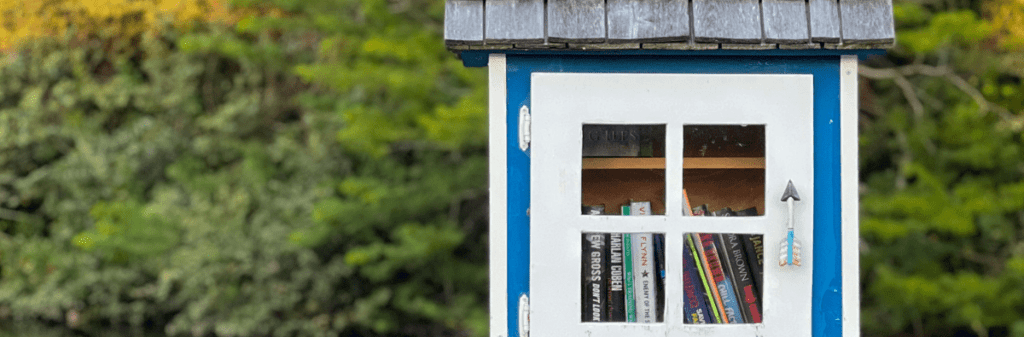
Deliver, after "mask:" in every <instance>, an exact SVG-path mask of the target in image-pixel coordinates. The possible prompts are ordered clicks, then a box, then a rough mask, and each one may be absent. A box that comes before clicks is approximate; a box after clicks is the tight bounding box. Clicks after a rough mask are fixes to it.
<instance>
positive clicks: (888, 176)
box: [860, 0, 1024, 336]
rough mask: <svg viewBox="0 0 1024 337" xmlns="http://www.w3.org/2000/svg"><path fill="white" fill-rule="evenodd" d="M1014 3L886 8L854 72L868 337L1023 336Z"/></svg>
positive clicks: (1023, 167)
mask: <svg viewBox="0 0 1024 337" xmlns="http://www.w3.org/2000/svg"><path fill="white" fill-rule="evenodd" d="M1022 4H1024V3H1022V2H1021V1H1019V0H996V1H992V2H987V3H965V2H940V1H902V2H897V3H896V7H895V14H896V22H897V41H898V45H897V47H896V48H895V49H893V50H892V51H890V52H889V54H888V56H887V57H886V58H884V59H875V60H872V61H869V62H867V65H866V66H862V67H861V71H860V73H861V75H862V78H863V79H864V80H863V81H862V89H861V90H862V97H861V119H860V122H861V145H862V147H861V154H862V158H861V159H862V162H861V166H862V170H861V181H862V209H861V212H862V214H863V216H862V218H861V233H862V235H863V237H862V239H863V241H862V246H861V248H862V254H863V260H862V269H863V270H862V276H863V283H862V285H863V287H864V294H863V297H862V298H863V320H862V322H863V323H864V332H865V334H866V335H902V334H912V335H915V336H928V335H939V336H943V335H954V334H956V335H977V336H990V335H991V336H1006V335H1013V336H1024V319H1022V317H1024V230H1022V228H1024V227H1022V226H1024V137H1021V132H1020V131H1021V129H1022V128H1024V96H1022V95H1021V94H1020V92H1021V89H1024V87H1022V81H1021V79H1022V77H1024V70H1022V69H1024V64H1022V60H1024V54H1022V51H1021V48H1020V46H1021V44H1020V43H1021V41H1024V40H1022V38H1024V35H1022V34H1024V21H1021V18H1022V16H1021V13H1022V11H1021V9H1022Z"/></svg>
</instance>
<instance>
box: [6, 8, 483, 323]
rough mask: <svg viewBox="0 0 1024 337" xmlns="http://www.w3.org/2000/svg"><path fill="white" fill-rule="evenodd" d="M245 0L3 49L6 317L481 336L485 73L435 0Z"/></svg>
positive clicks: (37, 320) (57, 321) (33, 41)
mask: <svg viewBox="0 0 1024 337" xmlns="http://www.w3.org/2000/svg"><path fill="white" fill-rule="evenodd" d="M197 3H199V2H197ZM203 3H205V2H203ZM109 5H110V6H113V7H117V6H121V5H125V6H127V5H133V6H134V5H137V4H136V2H124V3H121V2H118V3H112V4H109ZM238 5H239V6H245V7H244V8H240V9H239V10H238V11H236V13H243V14H242V15H243V16H242V17H243V19H242V20H240V21H239V22H238V24H237V26H235V27H233V28H234V29H224V27H223V26H220V25H217V24H212V25H206V24H202V23H201V22H200V23H198V24H197V26H195V27H194V28H195V29H196V30H193V31H192V33H191V34H190V35H181V33H178V32H177V30H175V29H171V28H170V27H168V26H160V27H157V28H156V29H155V30H150V31H149V32H150V33H149V34H136V33H137V32H140V30H132V29H124V30H117V31H116V32H114V33H112V34H111V35H102V34H100V35H89V36H86V37H85V38H83V37H82V36H78V35H74V34H60V32H59V31H55V32H50V33H53V35H54V36H57V37H56V38H46V37H38V38H32V39H25V40H23V41H22V42H23V43H22V44H20V45H19V47H18V48H19V49H17V50H16V52H14V53H10V54H8V55H6V56H4V58H3V61H2V63H0V152H2V153H3V154H4V155H3V156H0V252H3V253H2V254H0V261H2V264H0V322H3V321H12V320H13V321H20V322H25V321H35V322H43V323H46V324H52V325H64V326H66V327H68V328H70V329H74V330H76V331H79V332H81V333H85V334H89V335H112V334H115V333H116V331H121V329H123V328H129V330H128V331H135V332H137V333H144V332H159V333H162V334H167V335H172V336H179V335H192V336H207V335H216V336H253V335H280V336H289V335H303V336H307V335H309V336H316V335H324V336H328V335H330V336H333V335H339V334H344V335H410V336H428V335H430V336H433V335H482V334H484V333H485V331H486V321H487V314H486V312H485V310H484V307H485V305H484V303H483V301H484V300H485V298H486V297H485V293H486V266H485V263H486V256H487V253H486V245H485V243H486V239H485V236H484V235H485V231H486V229H485V226H484V225H485V222H484V221H485V219H486V214H487V210H486V202H485V197H486V178H485V177H486V159H485V142H486V141H485V139H486V137H485V133H484V132H485V131H484V130H486V125H485V117H484V109H483V105H484V104H485V101H486V98H485V97H486V96H485V92H486V85H485V84H484V83H485V82H484V78H483V72H482V70H481V69H465V68H463V67H462V65H461V64H460V63H459V62H458V61H457V60H455V59H454V57H452V55H450V54H448V53H447V52H446V51H445V50H444V47H443V45H442V44H441V43H440V41H441V37H440V34H439V28H440V21H441V16H442V13H443V6H442V3H440V2H436V1H435V2H432V3H428V2H425V1H421V2H416V1H411V2H405V3H400V2H385V1H280V2H276V3H248V2H244V3H239V4H238ZM47 10H48V9H47ZM47 10H43V12H46V11H47ZM119 10H120V9H116V8H114V9H108V11H106V12H103V13H107V14H109V15H113V16H116V15H121V14H116V13H128V12H130V11H129V10H125V11H126V12H118V11H119ZM247 11H248V12H247ZM76 13H77V14H75V13H72V14H70V15H71V16H75V15H86V14H88V13H86V14H82V13H78V12H76ZM111 13H115V14H111ZM246 13H248V14H246ZM261 13H262V14H261ZM88 15H91V14H88ZM125 15H128V16H131V15H133V14H125ZM179 20H182V19H179ZM69 26H74V25H70V24H69ZM33 36H34V35H33ZM126 41H127V42H126ZM112 44H116V45H121V46H124V47H122V48H110V47H109V46H110V45H112Z"/></svg>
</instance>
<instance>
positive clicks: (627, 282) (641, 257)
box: [581, 202, 665, 323]
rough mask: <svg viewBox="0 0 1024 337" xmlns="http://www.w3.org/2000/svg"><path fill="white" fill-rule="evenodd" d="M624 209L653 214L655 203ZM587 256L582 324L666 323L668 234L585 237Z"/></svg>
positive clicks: (584, 270) (583, 276) (584, 259)
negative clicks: (652, 208)
mask: <svg viewBox="0 0 1024 337" xmlns="http://www.w3.org/2000/svg"><path fill="white" fill-rule="evenodd" d="M622 207H623V208H622V211H623V213H622V214H623V215H627V214H631V213H632V214H633V215H643V214H649V210H650V202H632V203H631V204H630V205H623V206H622ZM630 210H633V212H630ZM582 255H583V259H582V260H583V261H582V266H583V272H582V274H583V275H582V277H581V280H582V282H583V283H582V285H583V288H582V289H583V291H582V298H581V303H582V305H581V309H582V312H581V315H582V321H583V322H636V323H655V322H663V321H664V314H665V310H664V308H665V291H664V289H665V234H662V233H583V254H582Z"/></svg>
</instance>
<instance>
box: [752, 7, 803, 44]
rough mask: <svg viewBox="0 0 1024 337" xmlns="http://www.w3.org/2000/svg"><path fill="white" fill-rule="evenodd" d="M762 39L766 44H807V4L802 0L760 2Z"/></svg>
mask: <svg viewBox="0 0 1024 337" xmlns="http://www.w3.org/2000/svg"><path fill="white" fill-rule="evenodd" d="M761 11H762V13H763V14H764V18H763V20H764V38H765V42H768V43H785V44H796V43H807V42H810V41H811V37H810V32H809V31H808V30H807V3H806V2H804V0H762V2H761Z"/></svg>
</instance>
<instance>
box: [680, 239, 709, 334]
mask: <svg viewBox="0 0 1024 337" xmlns="http://www.w3.org/2000/svg"><path fill="white" fill-rule="evenodd" d="M686 239H687V240H686V241H687V244H686V246H687V247H686V249H683V292H684V296H686V303H684V307H683V314H684V315H685V317H684V321H685V322H686V323H690V324H706V323H714V322H716V321H715V317H714V314H713V313H712V312H711V308H710V307H709V306H708V300H709V299H710V297H709V296H708V293H707V290H706V289H705V288H704V285H703V284H702V283H703V282H702V281H703V280H704V277H703V276H702V273H700V272H699V270H700V269H699V266H700V260H698V259H695V258H694V253H695V252H696V249H694V247H693V244H692V242H693V241H692V240H690V237H689V235H687V237H686Z"/></svg>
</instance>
